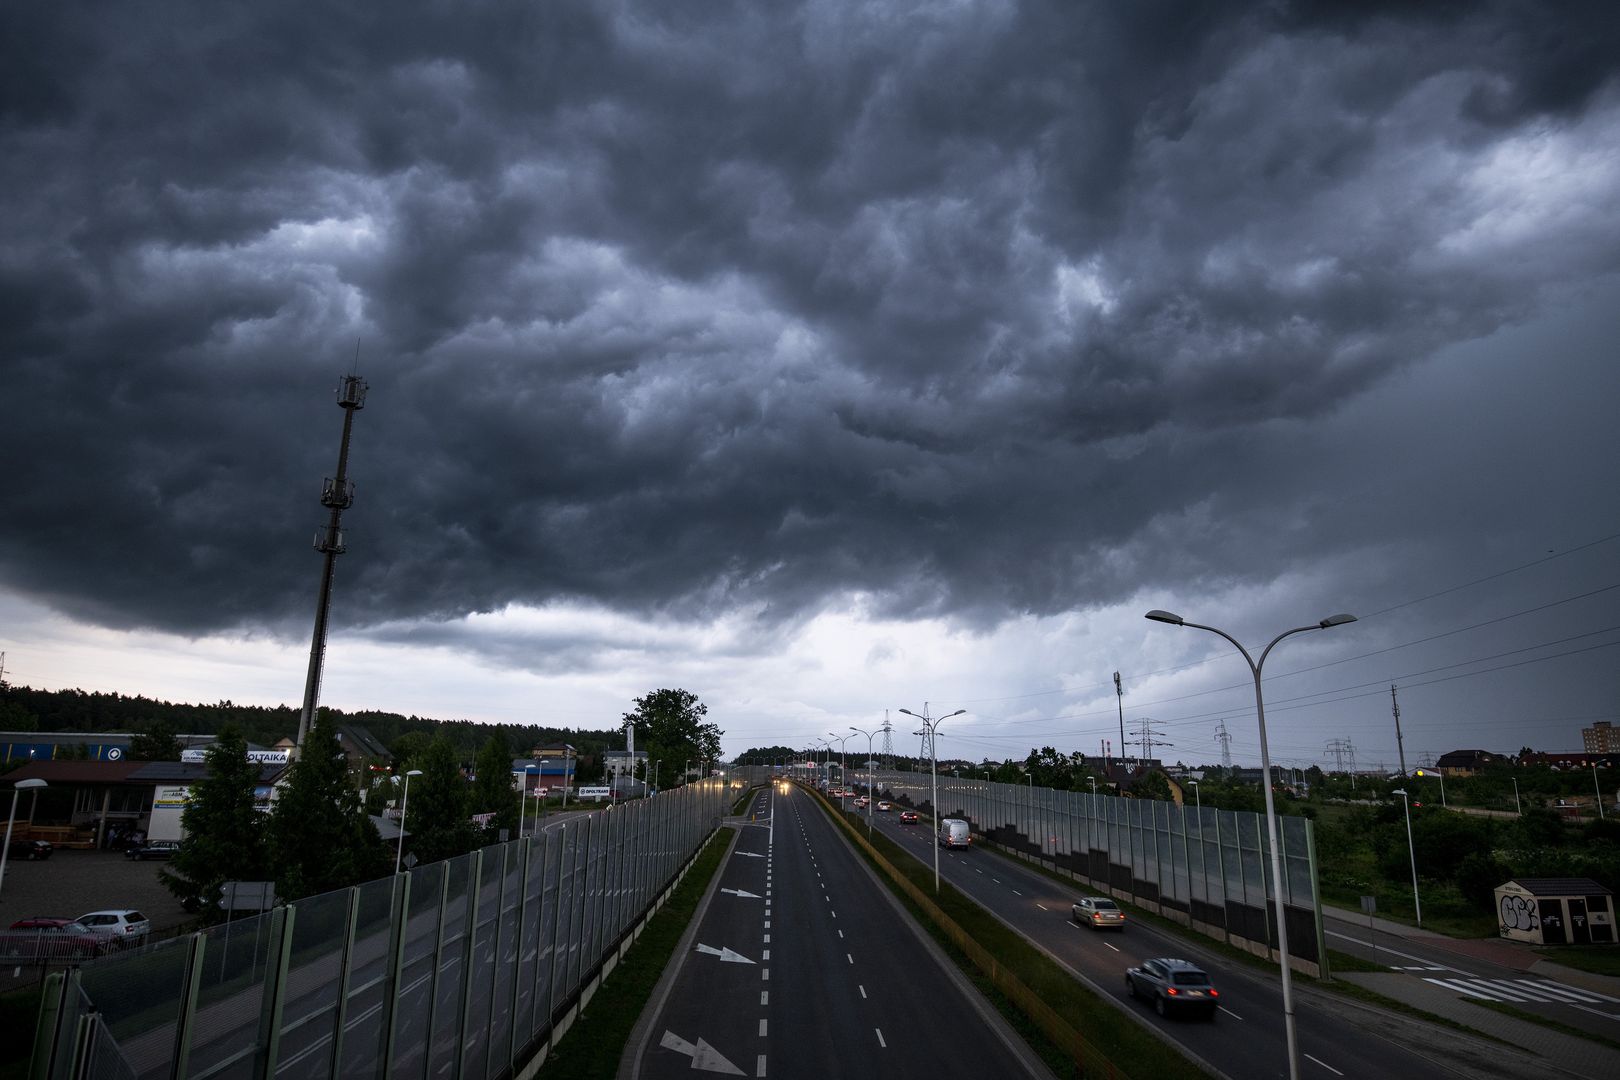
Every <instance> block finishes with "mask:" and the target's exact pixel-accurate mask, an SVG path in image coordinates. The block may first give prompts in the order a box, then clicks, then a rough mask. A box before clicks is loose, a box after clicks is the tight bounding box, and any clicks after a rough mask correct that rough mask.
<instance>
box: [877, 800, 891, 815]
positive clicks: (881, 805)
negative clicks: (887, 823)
mask: <svg viewBox="0 0 1620 1080" xmlns="http://www.w3.org/2000/svg"><path fill="white" fill-rule="evenodd" d="M877 808H878V809H879V810H882V811H884V812H887V811H890V810H893V809H894V804H893V803H891V802H888V801H887V800H880V801H879V802H878V805H877Z"/></svg>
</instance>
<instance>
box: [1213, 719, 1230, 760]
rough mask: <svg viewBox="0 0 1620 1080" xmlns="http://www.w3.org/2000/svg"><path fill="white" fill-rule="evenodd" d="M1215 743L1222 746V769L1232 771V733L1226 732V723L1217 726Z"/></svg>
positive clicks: (1222, 722) (1223, 721)
mask: <svg viewBox="0 0 1620 1080" xmlns="http://www.w3.org/2000/svg"><path fill="white" fill-rule="evenodd" d="M1215 741H1216V742H1218V743H1220V744H1221V768H1223V769H1225V770H1226V771H1228V772H1230V771H1231V770H1232V733H1231V732H1229V731H1227V730H1226V721H1225V720H1222V721H1221V722H1220V723H1218V724H1216V725H1215Z"/></svg>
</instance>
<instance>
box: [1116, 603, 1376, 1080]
mask: <svg viewBox="0 0 1620 1080" xmlns="http://www.w3.org/2000/svg"><path fill="white" fill-rule="evenodd" d="M1147 618H1148V619H1150V620H1152V621H1153V622H1162V623H1169V624H1170V625H1171V626H1190V627H1192V628H1193V629H1194V630H1207V631H1209V632H1210V633H1212V634H1216V635H1219V636H1220V637H1223V638H1225V639H1226V640H1227V641H1229V642H1231V643H1232V644H1233V646H1235V647H1236V648H1237V651H1238V652H1239V653H1241V654H1242V655H1243V659H1244V661H1246V662H1247V663H1248V665H1249V671H1250V672H1252V673H1253V674H1254V711H1255V717H1256V719H1257V720H1258V721H1259V724H1260V770H1261V785H1260V787H1261V790H1262V791H1264V792H1265V796H1266V831H1267V833H1268V835H1269V836H1270V838H1271V878H1272V883H1273V885H1274V887H1275V888H1276V890H1277V891H1276V896H1275V898H1274V899H1275V901H1276V909H1277V951H1278V954H1279V956H1278V961H1279V963H1280V964H1281V966H1282V992H1283V1028H1284V1031H1285V1033H1286V1035H1287V1039H1288V1077H1289V1080H1299V1039H1298V1037H1297V1035H1296V1034H1295V1032H1294V984H1293V980H1292V978H1291V973H1290V971H1289V967H1288V920H1287V916H1286V913H1285V912H1284V910H1283V876H1282V844H1281V843H1280V842H1279V837H1278V835H1277V833H1278V829H1277V802H1276V799H1275V798H1274V797H1273V796H1272V794H1271V754H1270V751H1269V750H1267V748H1266V702H1265V697H1264V696H1263V695H1262V694H1261V692H1260V671H1261V669H1262V668H1264V667H1265V665H1266V657H1268V656H1270V655H1271V650H1272V649H1274V648H1276V647H1277V642H1279V641H1281V640H1282V639H1283V638H1285V637H1289V636H1291V635H1293V634H1302V633H1304V632H1305V631H1307V630H1326V629H1328V628H1329V627H1334V626H1343V625H1344V624H1345V623H1352V622H1355V621H1356V617H1355V616H1354V615H1329V616H1328V617H1327V618H1325V619H1323V620H1321V621H1320V622H1318V623H1315V624H1313V625H1311V626H1296V627H1295V628H1294V629H1292V630H1284V631H1283V632H1282V633H1280V634H1278V635H1277V636H1276V637H1274V638H1272V639H1271V644H1270V645H1267V646H1266V647H1265V649H1264V650H1263V651H1262V652H1261V653H1260V660H1259V662H1258V663H1256V662H1255V659H1254V658H1253V657H1252V656H1250V655H1249V650H1248V649H1245V648H1244V647H1243V644H1242V643H1241V642H1239V641H1238V639H1237V638H1235V637H1233V636H1232V635H1231V634H1228V633H1227V632H1226V631H1225V630H1218V629H1216V628H1215V627H1213V626H1204V625H1202V624H1200V623H1190V622H1187V621H1186V620H1185V619H1183V618H1182V617H1181V616H1180V615H1176V614H1173V613H1171V612H1168V611H1160V610H1158V609H1155V610H1153V611H1150V612H1148V613H1147Z"/></svg>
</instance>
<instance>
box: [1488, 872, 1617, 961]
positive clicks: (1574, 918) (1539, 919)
mask: <svg viewBox="0 0 1620 1080" xmlns="http://www.w3.org/2000/svg"><path fill="white" fill-rule="evenodd" d="M1496 915H1497V920H1498V922H1499V925H1498V927H1497V933H1499V934H1500V935H1501V936H1502V937H1505V938H1509V939H1511V940H1513V941H1528V942H1530V943H1532V944H1535V945H1588V944H1600V945H1601V944H1614V943H1615V922H1614V893H1613V891H1612V890H1610V889H1606V888H1604V887H1603V886H1602V885H1599V884H1598V883H1597V882H1595V881H1593V880H1592V879H1591V878H1514V879H1513V880H1511V881H1509V882H1508V883H1507V884H1505V885H1498V886H1497V887H1496Z"/></svg>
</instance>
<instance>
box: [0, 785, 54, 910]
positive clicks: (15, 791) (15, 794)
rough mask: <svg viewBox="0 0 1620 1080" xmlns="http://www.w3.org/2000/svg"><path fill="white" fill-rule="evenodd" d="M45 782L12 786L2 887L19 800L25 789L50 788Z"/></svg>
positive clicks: (0, 856) (0, 866)
mask: <svg viewBox="0 0 1620 1080" xmlns="http://www.w3.org/2000/svg"><path fill="white" fill-rule="evenodd" d="M49 786H50V785H49V784H47V783H46V782H45V781H43V780H41V779H39V778H38V777H34V778H32V779H29V780H19V781H17V782H16V783H15V784H13V785H12V786H11V813H10V815H9V816H7V818H6V845H5V847H0V887H4V886H5V883H6V856H8V855H10V854H11V826H12V825H13V824H14V823H15V822H16V820H17V799H18V798H19V797H21V795H22V793H23V791H24V789H26V790H29V791H38V790H39V789H40V788H42V787H49Z"/></svg>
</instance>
